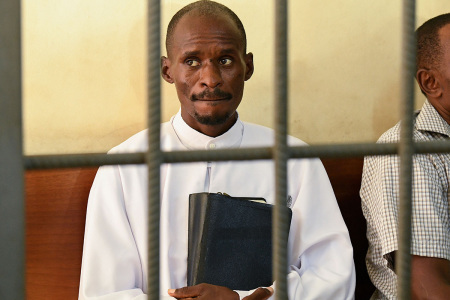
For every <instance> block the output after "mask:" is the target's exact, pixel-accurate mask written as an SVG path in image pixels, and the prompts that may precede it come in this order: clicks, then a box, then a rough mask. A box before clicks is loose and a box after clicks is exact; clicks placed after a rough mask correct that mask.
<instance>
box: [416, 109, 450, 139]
mask: <svg viewBox="0 0 450 300" xmlns="http://www.w3.org/2000/svg"><path fill="white" fill-rule="evenodd" d="M415 126H416V128H417V130H421V131H430V132H437V133H440V134H443V135H446V136H448V137H450V125H449V124H448V123H447V122H446V121H445V120H444V119H443V118H442V117H441V115H440V114H439V113H438V112H437V110H436V109H435V108H434V107H433V105H431V103H430V102H428V100H425V103H424V104H423V106H422V109H421V110H420V112H419V114H418V116H417V118H416V124H415Z"/></svg>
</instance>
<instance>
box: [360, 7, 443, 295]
mask: <svg viewBox="0 0 450 300" xmlns="http://www.w3.org/2000/svg"><path fill="white" fill-rule="evenodd" d="M416 37H417V59H416V63H417V69H416V80H417V83H418V84H419V87H420V89H421V90H422V93H423V94H424V95H425V96H426V98H427V99H426V100H425V103H424V105H423V107H422V109H421V110H420V111H419V112H416V113H415V120H414V132H413V136H414V140H415V141H435V140H445V139H448V138H449V137H450V125H449V124H450V14H449V13H448V14H443V15H440V16H437V17H435V18H432V19H430V20H428V21H427V22H425V23H424V24H423V25H422V26H420V27H419V28H418V29H417V30H416ZM399 136H400V123H398V124H397V125H395V126H394V127H393V128H391V129H389V130H388V131H387V132H385V133H384V134H383V135H382V136H381V137H380V139H379V140H378V142H379V143H394V142H398V141H399ZM449 178H450V153H438V154H436V153H429V154H420V155H415V156H414V157H413V186H412V222H411V226H412V236H411V249H410V251H411V255H412V258H411V295H412V298H413V299H449V298H450V207H449V199H450V191H449ZM360 195H361V199H362V208H363V212H364V215H365V217H366V220H367V237H368V240H369V250H368V253H367V257H366V263H367V268H368V273H369V276H370V277H371V280H372V282H373V283H374V285H375V286H376V288H377V290H376V291H375V293H374V294H373V296H372V298H371V299H397V276H396V274H395V269H394V266H395V253H396V251H397V250H398V242H397V233H398V203H399V157H398V156H397V155H387V156H371V157H366V158H365V161H364V170H363V177H362V185H361V192H360Z"/></svg>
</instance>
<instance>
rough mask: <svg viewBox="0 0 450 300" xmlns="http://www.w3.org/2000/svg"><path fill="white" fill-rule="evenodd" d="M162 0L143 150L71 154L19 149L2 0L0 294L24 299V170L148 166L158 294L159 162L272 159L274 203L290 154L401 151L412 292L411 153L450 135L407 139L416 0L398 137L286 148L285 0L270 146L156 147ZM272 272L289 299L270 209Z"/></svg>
mask: <svg viewBox="0 0 450 300" xmlns="http://www.w3.org/2000/svg"><path fill="white" fill-rule="evenodd" d="M160 10H161V8H160V0H149V1H148V16H147V18H148V43H149V45H148V54H147V56H148V59H147V61H148V76H149V78H148V128H149V134H148V139H149V148H148V152H146V153H132V154H113V155H106V154H73V155H39V156H25V157H24V156H23V154H22V153H23V152H22V121H21V59H20V53H21V45H20V36H21V35H20V1H17V0H3V1H0V191H1V197H2V198H1V201H0V220H1V222H2V226H1V227H0V234H1V236H0V237H1V246H0V266H1V268H0V298H1V299H23V298H24V296H25V295H24V288H25V283H24V282H25V280H24V278H25V277H24V272H25V268H24V254H25V253H24V223H25V219H24V218H25V214H24V192H23V185H24V184H23V173H24V169H37V168H62V167H80V166H98V165H112V164H143V163H146V164H147V165H148V172H149V175H148V178H149V181H148V190H149V193H148V194H149V200H148V201H149V233H148V238H149V244H148V245H149V247H148V248H149V272H148V274H149V278H148V293H149V294H150V295H159V285H158V282H159V219H160V215H159V194H160V178H159V177H160V174H159V169H160V165H161V164H162V163H180V162H194V161H205V160H208V161H221V160H255V159H273V160H274V162H275V166H276V171H275V176H276V195H277V196H276V197H277V199H276V203H277V205H276V207H279V206H280V205H282V204H281V203H283V201H284V200H285V199H286V195H287V192H286V164H287V160H288V159H289V158H310V157H356V156H364V155H387V154H399V155H400V157H401V182H400V188H401V192H400V193H401V200H400V203H401V204H400V205H401V208H400V232H399V253H398V257H399V259H398V263H397V266H396V268H397V272H398V274H399V299H409V298H410V291H409V290H410V289H409V287H410V254H409V247H410V246H409V245H410V231H411V228H410V214H411V200H410V199H411V184H412V174H411V173H412V156H413V155H414V154H415V153H430V152H433V153H440V152H450V142H426V143H425V142H422V143H414V142H413V140H412V128H413V127H412V122H413V120H412V107H413V103H414V93H413V92H414V91H413V87H414V82H413V78H414V76H413V72H414V70H413V65H414V59H415V48H414V47H415V41H414V28H415V21H414V20H415V1H411V0H404V1H403V20H404V22H403V53H402V54H403V55H402V59H403V68H402V70H403V71H402V91H403V96H402V103H403V104H402V106H403V111H402V114H403V117H402V120H403V122H402V126H403V127H402V136H401V139H400V142H399V143H398V144H373V143H360V144H338V145H334V144H331V145H316V146H304V147H288V146H287V144H286V133H287V123H286V120H287V112H286V110H287V109H286V108H287V101H288V100H287V94H288V93H287V91H288V82H289V78H288V75H287V74H288V72H287V70H288V68H287V62H288V44H287V43H288V36H287V32H288V31H287V24H288V18H287V12H288V8H287V0H277V1H276V13H275V20H276V21H275V23H276V29H275V33H276V34H275V36H276V40H275V47H276V51H275V53H276V59H275V61H276V64H275V70H276V72H275V78H274V80H275V91H276V95H275V97H274V98H275V103H276V104H275V105H274V107H276V112H275V120H276V121H275V126H274V127H275V132H276V138H275V146H274V147H273V148H253V149H250V148H249V149H229V150H217V151H181V152H161V150H160V136H159V132H160V121H161V120H160V110H161V107H160V103H161V101H160V100H161V90H160V84H161V83H160V74H159V58H160V39H161V37H160V27H161V26H160ZM274 216H275V217H274V225H273V226H274V227H273V228H274V229H273V234H274V236H273V237H274V241H275V242H274V249H273V251H274V258H273V263H274V278H275V279H276V281H277V296H276V298H277V299H287V282H286V274H287V260H286V258H287V253H286V246H285V245H286V244H287V236H286V235H280V234H279V233H280V232H285V230H284V229H283V228H284V227H285V226H287V224H286V221H285V220H283V218H282V217H283V216H282V215H281V214H280V211H279V210H277V209H275V213H274Z"/></svg>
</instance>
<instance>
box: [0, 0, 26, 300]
mask: <svg viewBox="0 0 450 300" xmlns="http://www.w3.org/2000/svg"><path fill="white" fill-rule="evenodd" d="M20 32H21V26H20V1H17V0H3V1H0V220H1V222H2V224H1V226H0V241H1V243H0V299H24V298H25V210H24V193H23V188H24V177H23V176H24V174H23V173H24V172H23V154H22V104H21V98H22V88H21V76H22V74H21V49H20V47H21V42H20Z"/></svg>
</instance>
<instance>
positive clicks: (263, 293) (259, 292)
mask: <svg viewBox="0 0 450 300" xmlns="http://www.w3.org/2000/svg"><path fill="white" fill-rule="evenodd" d="M272 295H273V288H272V287H266V288H258V289H256V290H255V291H254V292H253V293H252V294H251V295H248V296H247V297H244V299H242V300H266V299H269V298H270V296H272Z"/></svg>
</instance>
